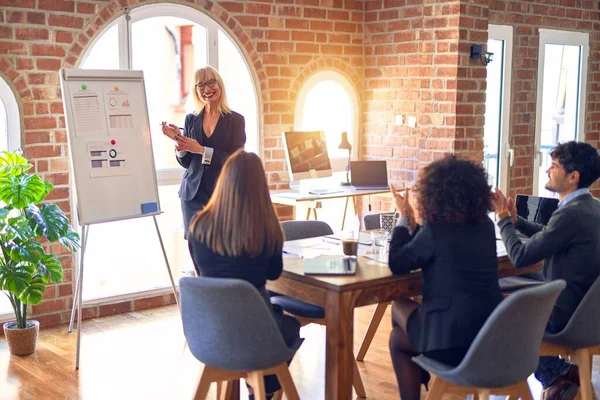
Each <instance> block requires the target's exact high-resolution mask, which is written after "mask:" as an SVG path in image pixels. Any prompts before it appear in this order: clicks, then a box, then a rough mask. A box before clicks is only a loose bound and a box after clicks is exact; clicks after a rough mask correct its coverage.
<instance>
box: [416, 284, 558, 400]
mask: <svg viewBox="0 0 600 400" xmlns="http://www.w3.org/2000/svg"><path fill="white" fill-rule="evenodd" d="M565 287H566V283H565V281H563V280H556V281H553V282H550V283H546V284H543V285H539V286H534V287H531V288H527V289H523V290H520V291H518V292H516V293H514V294H512V295H510V296H508V297H507V298H505V299H504V300H503V301H502V303H500V304H499V305H498V307H496V309H495V310H494V312H493V313H492V314H491V315H490V316H489V318H488V319H487V321H486V322H485V324H484V325H483V327H482V328H481V330H480V331H479V333H478V334H477V336H476V337H475V340H474V341H473V343H472V344H471V346H470V348H469V350H468V352H467V354H466V355H465V358H464V359H463V360H462V362H461V363H460V364H459V365H458V366H456V367H452V366H449V365H445V364H442V363H440V362H438V361H436V360H433V359H430V358H427V357H425V356H423V355H420V356H417V357H414V358H413V360H414V362H415V363H417V364H418V365H419V366H421V367H422V368H423V369H425V370H427V371H429V372H430V373H432V374H435V375H436V378H435V380H434V382H433V385H432V387H431V390H430V391H429V395H428V396H427V399H440V398H441V397H442V395H443V394H444V393H454V392H459V393H461V394H478V395H479V400H487V399H488V398H489V395H490V394H491V393H498V394H503V395H517V396H519V397H521V398H523V399H524V400H529V399H532V396H531V392H530V391H529V387H528V386H527V377H528V376H529V375H531V374H532V373H533V371H534V370H535V369H536V367H537V365H538V361H539V346H540V344H541V343H542V337H543V335H544V332H545V330H546V324H547V323H548V318H549V317H550V312H551V311H552V308H553V307H554V303H555V302H556V299H557V298H558V295H559V294H560V292H562V291H563V289H564V288H565ZM511 398H516V397H511Z"/></svg>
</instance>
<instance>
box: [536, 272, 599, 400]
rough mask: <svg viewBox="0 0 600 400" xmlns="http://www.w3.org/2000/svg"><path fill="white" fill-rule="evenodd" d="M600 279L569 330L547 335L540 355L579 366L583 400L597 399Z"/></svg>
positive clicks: (567, 328)
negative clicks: (594, 378) (594, 367)
mask: <svg viewBox="0 0 600 400" xmlns="http://www.w3.org/2000/svg"><path fill="white" fill-rule="evenodd" d="M598 346H600V278H596V281H595V282H594V284H593V285H592V287H591V288H590V289H589V290H588V292H587V293H586V295H585V296H584V297H583V299H582V300H581V303H579V305H578V306H577V308H576V309H575V312H574V313H573V315H572V316H571V319H569V322H568V323H567V325H566V326H565V328H564V329H563V330H562V331H560V332H558V333H546V334H545V335H544V342H543V343H542V347H541V350H540V353H541V354H542V355H545V356H548V355H553V356H554V355H560V356H562V357H565V358H566V357H569V358H570V359H571V361H572V362H573V363H575V364H577V366H578V367H579V382H580V385H581V386H580V389H581V398H582V400H592V399H593V388H592V381H591V379H592V356H593V355H594V354H600V352H599V349H598Z"/></svg>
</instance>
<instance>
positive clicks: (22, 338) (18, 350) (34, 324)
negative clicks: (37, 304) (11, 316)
mask: <svg viewBox="0 0 600 400" xmlns="http://www.w3.org/2000/svg"><path fill="white" fill-rule="evenodd" d="M16 326H17V323H16V322H15V321H10V322H7V323H5V324H4V337H5V338H6V341H7V342H8V349H9V350H10V354H12V355H15V356H26V355H28V354H31V353H33V352H34V351H35V347H36V345H37V338H38V334H39V332H40V323H39V322H38V321H27V328H25V329H19V328H17V327H16Z"/></svg>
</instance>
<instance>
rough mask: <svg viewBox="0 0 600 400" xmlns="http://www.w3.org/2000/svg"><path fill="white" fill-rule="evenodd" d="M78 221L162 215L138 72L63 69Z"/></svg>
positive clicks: (146, 114)
mask: <svg viewBox="0 0 600 400" xmlns="http://www.w3.org/2000/svg"><path fill="white" fill-rule="evenodd" d="M60 83H61V88H62V97H63V105H64V112H65V118H66V125H67V136H68V138H69V155H70V160H71V167H72V171H73V176H74V181H75V189H76V194H77V212H78V218H79V223H80V224H81V225H88V224H93V223H100V222H108V221H116V220H121V219H128V218H136V217H142V216H147V215H156V214H160V203H159V198H158V185H157V181H156V169H155V166H154V155H153V152H152V140H151V138H150V124H149V121H148V107H147V102H146V90H145V87H144V76H143V73H142V71H129V70H82V69H62V70H61V71H60Z"/></svg>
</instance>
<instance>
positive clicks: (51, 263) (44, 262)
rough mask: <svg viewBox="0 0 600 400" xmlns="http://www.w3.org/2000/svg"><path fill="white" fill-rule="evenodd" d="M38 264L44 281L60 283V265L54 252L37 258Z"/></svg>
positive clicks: (61, 272)
mask: <svg viewBox="0 0 600 400" xmlns="http://www.w3.org/2000/svg"><path fill="white" fill-rule="evenodd" d="M38 266H39V273H40V275H41V276H42V279H43V281H44V283H48V282H52V283H60V282H61V281H62V278H63V269H62V265H61V263H60V261H59V260H58V257H56V256H55V255H54V254H44V256H43V257H41V259H40V260H39V262H38Z"/></svg>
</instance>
